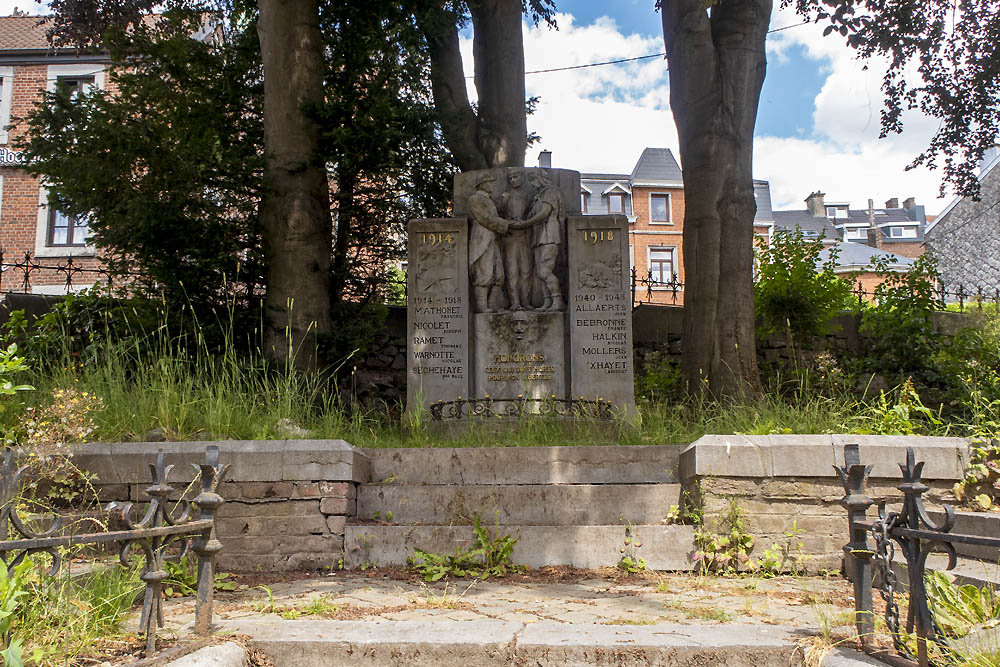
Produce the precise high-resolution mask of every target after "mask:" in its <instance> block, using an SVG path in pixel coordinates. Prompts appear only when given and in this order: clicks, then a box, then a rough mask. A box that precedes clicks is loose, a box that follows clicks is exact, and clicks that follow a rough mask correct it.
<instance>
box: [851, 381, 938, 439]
mask: <svg viewBox="0 0 1000 667" xmlns="http://www.w3.org/2000/svg"><path fill="white" fill-rule="evenodd" d="M894 393H895V398H894V401H893V402H890V399H889V398H888V397H887V396H886V395H885V392H884V391H883V392H880V393H879V397H878V399H876V401H875V402H874V403H872V404H871V405H870V406H869V407H868V409H867V411H866V412H865V413H863V414H862V415H861V416H860V417H859V418H858V422H859V423H858V428H857V432H859V433H872V434H875V435H915V434H917V433H918V432H920V431H924V430H926V428H925V426H926V425H928V424H930V425H934V426H937V425H940V424H941V420H940V419H938V418H937V416H936V415H935V414H934V412H932V411H931V409H930V408H928V407H927V406H925V405H924V404H923V403H922V402H921V400H920V395H919V394H918V393H917V390H916V388H915V387H914V386H913V380H912V379H911V378H907V379H906V381H905V382H903V384H901V385H900V386H899V387H898V388H897V390H896V391H895V392H894Z"/></svg>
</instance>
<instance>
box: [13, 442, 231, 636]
mask: <svg viewBox="0 0 1000 667" xmlns="http://www.w3.org/2000/svg"><path fill="white" fill-rule="evenodd" d="M13 456H14V453H13V452H12V451H11V449H10V448H7V450H6V454H5V456H4V462H3V467H2V468H0V536H3V537H10V536H11V534H13V537H14V538H15V539H5V540H3V541H0V558H2V559H3V561H4V562H5V563H6V564H7V567H8V568H10V567H14V566H15V565H18V564H19V563H21V562H22V561H23V560H24V559H25V557H27V556H28V555H30V554H33V553H39V552H46V553H48V554H50V555H51V558H52V567H51V568H50V569H49V574H51V575H55V574H56V573H58V571H59V570H60V568H61V566H62V562H63V559H62V552H61V551H60V550H61V549H65V548H67V547H72V546H76V545H83V544H107V543H112V542H114V543H117V544H118V547H119V552H118V553H119V560H120V562H121V564H122V565H128V564H129V563H130V561H131V557H132V555H133V551H135V550H137V549H138V550H141V552H142V555H143V556H144V563H143V572H142V574H141V575H140V578H141V579H142V581H143V582H145V584H146V589H145V593H144V597H143V603H142V616H141V619H140V622H139V628H140V633H141V634H144V635H145V637H146V654H147V655H149V654H150V653H152V652H153V651H154V650H155V648H156V629H157V628H158V627H162V626H163V607H162V601H163V582H164V580H166V579H167V576H168V574H167V572H166V570H164V567H163V563H164V561H165V560H169V559H171V558H183V557H185V556H186V555H187V553H188V551H189V549H190V550H191V551H194V553H195V555H196V556H197V557H198V579H197V600H196V603H195V622H194V630H195V632H196V633H198V634H202V635H207V634H208V633H209V631H210V629H211V625H212V601H213V593H214V591H213V587H214V583H215V582H214V574H215V573H214V570H215V556H216V554H218V553H219V552H220V551H221V550H222V543H221V542H219V540H218V539H216V536H215V514H216V511H217V510H218V508H219V506H221V505H222V504H223V502H224V500H223V498H222V496H221V495H219V492H218V491H219V484H220V483H221V482H222V480H223V479H224V478H225V476H226V473H227V471H228V470H229V465H220V464H219V448H218V447H216V446H214V445H210V446H209V447H207V448H206V449H205V462H204V463H202V464H200V465H196V464H192V467H194V468H195V471H196V473H197V475H198V476H197V477H195V479H194V482H192V484H199V483H200V484H199V486H198V488H200V489H201V491H200V493H199V494H198V495H197V496H195V497H194V498H193V499H191V500H190V501H187V500H183V499H181V500H176V501H174V500H171V499H170V496H171V495H172V494H173V492H174V488H173V487H172V486H170V484H168V483H167V476H168V475H169V474H170V471H171V470H172V469H173V466H172V465H165V463H164V460H163V450H162V449H161V450H160V451H159V454H157V456H156V464H155V465H154V464H150V466H149V469H150V472H151V474H152V484H151V485H150V486H149V487H147V488H146V493H147V494H149V498H150V500H149V501H148V502H146V503H131V502H128V503H118V502H114V503H110V504H109V505H108V507H107V508H106V509H107V511H108V513H109V515H111V516H113V517H118V518H120V521H121V522H122V523H123V524H124V526H125V530H105V531H101V532H94V533H85V534H80V535H74V534H60V533H65V532H70V533H71V531H66V530H64V517H62V516H61V515H59V514H57V513H52V514H46V515H43V516H40V515H35V516H31V517H28V516H22V514H21V511H22V510H21V507H20V501H21V498H20V497H19V490H20V485H21V482H22V480H23V478H24V476H25V473H26V472H27V471H28V467H27V466H24V467H22V468H20V469H18V470H16V471H15V470H14V467H13ZM141 504H145V506H146V507H145V511H144V512H142V515H141V517H142V518H139V516H140V515H139V505H141ZM192 504H193V505H194V506H195V507H197V509H198V516H197V518H194V517H193V516H192V512H191V505H192ZM168 547H171V548H173V547H176V548H177V549H178V552H177V554H176V555H173V556H168V555H167V554H166V553H165V552H166V550H167V548H168Z"/></svg>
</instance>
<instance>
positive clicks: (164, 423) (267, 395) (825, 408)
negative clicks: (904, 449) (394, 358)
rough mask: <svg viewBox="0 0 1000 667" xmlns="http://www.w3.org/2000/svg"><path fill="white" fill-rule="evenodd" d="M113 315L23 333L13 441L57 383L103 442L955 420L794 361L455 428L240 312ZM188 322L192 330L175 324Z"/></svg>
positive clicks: (789, 429) (779, 429)
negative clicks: (785, 374)
mask: <svg viewBox="0 0 1000 667" xmlns="http://www.w3.org/2000/svg"><path fill="white" fill-rule="evenodd" d="M126 315H127V313H126ZM104 317H106V318H109V319H111V320H113V322H112V324H105V325H103V326H104V328H105V329H107V330H109V331H110V330H111V329H112V326H114V327H117V329H116V330H115V331H116V332H117V333H116V334H115V335H108V334H104V335H103V337H99V336H94V335H91V337H90V339H89V342H87V341H85V342H86V345H85V346H81V345H80V339H79V336H77V337H76V339H75V343H74V344H71V343H69V342H67V341H69V340H70V336H69V335H60V332H59V330H58V329H53V328H52V327H49V329H48V330H47V331H45V332H43V333H41V334H39V333H36V332H34V331H29V330H28V329H24V330H22V331H21V332H20V335H21V338H22V339H23V338H24V337H25V336H26V335H28V334H31V335H34V336H35V337H36V338H37V339H41V340H42V342H43V343H44V346H40V345H25V346H24V348H23V349H24V350H26V351H27V353H28V354H29V355H31V354H32V352H31V351H32V350H33V349H35V350H44V353H43V352H37V354H36V355H35V357H32V356H29V357H28V359H27V361H28V364H29V367H30V368H31V369H32V370H31V371H30V372H28V373H21V374H20V375H19V377H17V378H16V380H17V381H18V382H27V383H30V384H32V385H34V386H35V387H36V391H33V392H26V393H25V394H23V395H22V396H19V397H17V398H15V399H13V400H8V401H7V405H8V407H9V408H10V409H7V410H3V411H0V428H4V429H5V431H6V432H7V433H8V434H12V435H13V438H14V440H15V441H16V440H18V439H23V437H24V433H23V432H19V431H18V429H19V425H21V424H23V422H24V411H25V409H26V408H27V407H30V406H31V405H32V404H34V405H36V406H42V407H43V406H45V405H46V404H47V402H48V401H51V396H52V395H53V392H54V391H56V390H59V389H66V388H72V389H74V390H76V391H79V392H87V393H88V394H93V395H96V396H97V397H99V398H100V401H99V405H98V406H97V407H96V408H95V409H94V410H93V413H92V414H91V415H90V418H91V419H92V420H93V426H94V428H93V432H92V433H90V434H89V435H88V436H87V437H88V439H90V440H100V441H134V440H144V439H147V434H149V433H150V431H152V430H154V429H159V430H161V431H162V435H163V436H165V437H166V439H168V440H192V439H205V440H209V439H284V438H289V437H292V438H294V437H310V438H321V439H327V438H342V439H344V440H347V441H348V442H351V443H352V444H355V445H357V446H360V447H492V446H538V445H605V444H621V445H643V444H685V443H689V442H692V441H693V440H696V439H697V438H698V437H700V436H702V435H704V434H706V433H722V434H729V433H742V434H750V435H762V434H772V433H843V432H876V433H878V432H893V433H895V432H903V433H906V432H913V433H921V434H939V433H946V432H949V426H948V425H947V424H940V423H934V420H933V419H925V418H922V417H921V416H920V415H917V414H911V415H910V416H906V417H905V418H904V419H902V420H900V419H899V418H898V417H899V414H898V413H899V411H898V410H896V409H895V408H896V407H897V403H898V402H899V401H900V400H901V399H899V398H898V396H888V395H887V396H886V397H882V396H875V397H872V396H868V397H862V398H861V399H859V398H857V397H856V396H854V395H852V394H851V393H850V392H849V391H847V390H846V389H844V388H842V387H840V388H837V387H834V388H831V387H829V386H826V387H816V386H812V385H811V384H810V383H811V382H812V381H811V380H810V379H809V376H808V374H806V373H803V372H798V371H797V375H793V377H792V378H791V379H788V378H772V379H771V381H770V385H769V387H768V391H767V392H765V394H764V395H763V396H762V397H760V398H756V399H752V400H751V399H746V400H728V401H723V402H718V401H713V400H710V399H708V398H704V397H701V398H698V397H695V398H688V399H674V400H669V401H667V400H649V399H641V400H639V402H638V406H637V407H638V409H637V412H636V413H634V414H631V415H626V416H623V417H622V418H620V419H618V420H617V421H614V422H604V421H598V420H586V419H575V420H563V421H560V420H550V419H540V418H539V419H533V418H527V419H522V420H516V421H507V420H504V421H502V422H501V421H500V420H493V421H481V422H471V423H464V424H461V425H456V427H455V428H451V429H450V430H449V429H446V428H442V424H440V423H438V424H432V423H429V420H428V419H426V418H423V419H409V420H405V419H403V418H402V417H403V409H402V407H403V406H400V405H380V406H375V407H371V406H369V407H359V406H358V405H357V404H354V403H352V404H351V405H345V404H344V403H343V401H342V397H343V396H344V394H343V393H341V392H340V391H338V388H337V387H336V385H335V384H334V382H333V381H332V380H331V379H330V378H331V377H332V375H333V374H332V373H331V374H328V375H315V376H310V377H303V376H300V375H297V374H296V373H294V372H292V371H290V370H282V369H274V368H273V367H269V366H268V364H267V363H265V361H264V359H263V354H262V353H261V351H260V350H259V348H254V346H253V345H246V344H244V345H237V344H235V342H234V341H233V335H232V334H231V333H230V334H229V335H228V336H227V335H226V334H225V333H224V332H225V331H227V330H228V331H230V332H231V331H232V330H233V327H232V324H231V323H229V324H227V323H220V324H219V326H217V327H216V328H215V329H213V331H215V334H213V335H214V337H215V338H216V340H218V339H219V335H218V330H220V329H221V330H222V331H223V334H222V336H221V339H222V344H221V346H220V345H218V344H215V345H213V346H212V347H211V348H210V347H209V346H208V345H207V344H206V343H205V342H204V338H205V335H203V333H202V328H201V327H200V325H198V323H197V322H194V323H193V324H192V322H191V321H190V319H191V318H189V321H187V323H186V324H184V323H182V325H177V324H176V323H175V324H174V325H171V323H169V322H166V321H163V320H161V321H160V322H159V323H158V324H156V323H154V324H153V325H151V326H149V325H147V326H149V329H147V330H141V329H139V327H138V326H136V327H135V328H133V327H132V325H131V324H129V323H128V318H127V316H123V315H122V313H121V312H117V311H116V312H114V313H111V314H109V315H105V316H104ZM122 321H125V324H124V325H123V324H122ZM172 327H173V328H172ZM93 329H94V330H100V329H101V327H99V326H93ZM178 329H183V330H184V331H185V332H186V333H185V334H184V335H178V334H177V333H175V332H176V330H178ZM109 341H115V342H109ZM248 349H249V350H250V351H249V352H248V351H247V350H248ZM347 361H348V362H350V360H347ZM341 381H342V382H343V378H341ZM640 384H641V382H640ZM900 395H901V394H900ZM18 400H19V401H21V402H22V403H21V404H20V405H18V404H16V401H18ZM22 431H23V427H22Z"/></svg>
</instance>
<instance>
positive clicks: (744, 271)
mask: <svg viewBox="0 0 1000 667" xmlns="http://www.w3.org/2000/svg"><path fill="white" fill-rule="evenodd" d="M783 2H784V4H785V5H789V6H794V7H795V8H796V10H797V11H798V12H799V13H800V14H801V15H802V16H804V17H806V18H809V19H813V20H816V21H822V22H826V23H827V24H828V26H827V30H826V32H827V33H828V34H829V33H835V34H839V35H842V36H843V37H845V38H846V41H847V44H848V46H849V47H852V48H855V49H856V50H857V51H858V53H859V55H860V56H862V57H869V56H883V57H885V58H886V59H887V60H888V62H889V67H888V71H887V73H886V75H885V78H884V79H883V86H882V87H883V91H884V93H885V96H886V97H885V108H884V110H883V113H882V135H883V136H885V135H886V134H888V133H890V132H900V131H902V129H903V126H902V118H903V113H904V112H905V111H906V110H908V109H919V110H920V111H922V112H923V113H925V114H927V115H930V116H933V117H936V118H938V119H940V120H941V126H940V128H939V130H938V131H937V133H936V134H935V136H934V137H933V139H932V140H931V143H930V146H929V147H928V149H927V150H926V151H925V152H924V153H922V154H921V155H919V156H917V158H916V159H915V160H914V163H913V166H916V165H918V164H925V165H928V166H932V167H933V166H937V160H938V159H939V158H942V157H943V160H944V176H945V181H946V182H947V183H950V184H952V185H953V186H955V188H956V190H957V191H958V192H960V193H963V194H973V195H975V194H976V193H977V192H978V182H977V181H976V179H975V172H974V169H975V165H976V163H977V162H978V160H980V159H981V158H982V154H983V151H984V150H986V149H988V148H989V147H990V146H992V145H994V144H995V143H996V141H997V127H998V119H1000V0H977V1H976V2H954V1H952V0H910V1H907V2H884V0H783ZM657 7H658V8H659V9H660V10H661V18H662V23H663V39H664V44H665V46H666V51H667V61H668V64H669V69H670V103H671V108H672V111H673V115H674V120H675V122H676V125H677V130H678V136H679V140H680V158H681V165H682V167H683V172H684V190H685V219H684V223H685V224H684V262H685V267H686V272H687V281H686V282H687V285H686V291H687V296H686V298H685V309H684V343H685V348H684V357H683V361H682V364H683V370H684V375H685V378H686V379H687V381H688V383H689V385H690V386H691V387H692V388H693V389H696V390H699V389H703V390H707V391H709V392H710V393H712V394H713V395H716V396H734V395H739V394H743V393H750V394H752V393H756V392H757V391H758V390H759V379H758V374H757V363H756V352H755V336H754V308H753V291H752V279H753V275H752V270H753V269H752V262H753V243H752V229H753V218H754V213H755V210H756V206H755V203H754V198H753V180H752V174H751V168H752V164H753V130H754V124H755V122H756V115H757V104H758V101H759V98H760V89H761V86H762V84H763V81H764V73H765V69H766V59H765V52H764V40H765V37H766V35H767V30H768V25H769V22H770V18H771V9H772V1H771V0H715V1H714V2H705V1H704V0H657ZM914 71H916V73H917V78H918V79H919V80H913V72H914ZM942 189H944V186H942Z"/></svg>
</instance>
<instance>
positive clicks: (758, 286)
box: [754, 228, 851, 345]
mask: <svg viewBox="0 0 1000 667" xmlns="http://www.w3.org/2000/svg"><path fill="white" fill-rule="evenodd" d="M823 248H824V246H823V240H822V239H807V238H805V237H804V236H803V235H802V230H801V229H799V228H796V229H795V231H794V232H790V233H785V234H775V235H774V237H773V238H772V239H771V241H770V243H767V241H765V240H763V239H758V242H757V247H756V259H757V282H756V283H755V284H754V308H755V310H756V315H757V318H758V322H759V323H760V333H761V334H762V335H766V334H773V333H776V332H787V333H790V334H791V335H792V337H793V338H794V341H795V342H796V343H797V344H799V345H801V344H803V343H804V342H806V341H807V340H808V339H810V338H812V337H814V336H820V335H823V334H825V333H827V328H828V326H829V322H830V320H831V319H832V318H833V316H834V315H836V314H837V313H838V312H839V311H840V310H842V309H844V308H846V307H847V306H848V304H849V303H850V301H851V285H850V283H849V282H847V281H846V280H843V279H841V278H840V277H838V276H837V275H836V274H835V273H834V268H835V267H836V265H837V250H836V248H835V247H834V248H831V249H830V251H829V255H828V257H827V258H826V259H825V260H824V261H822V262H821V261H820V253H821V252H822V250H823Z"/></svg>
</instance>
